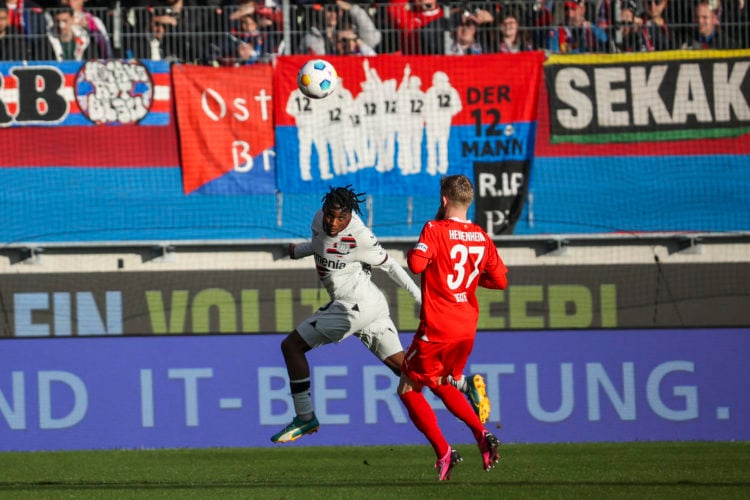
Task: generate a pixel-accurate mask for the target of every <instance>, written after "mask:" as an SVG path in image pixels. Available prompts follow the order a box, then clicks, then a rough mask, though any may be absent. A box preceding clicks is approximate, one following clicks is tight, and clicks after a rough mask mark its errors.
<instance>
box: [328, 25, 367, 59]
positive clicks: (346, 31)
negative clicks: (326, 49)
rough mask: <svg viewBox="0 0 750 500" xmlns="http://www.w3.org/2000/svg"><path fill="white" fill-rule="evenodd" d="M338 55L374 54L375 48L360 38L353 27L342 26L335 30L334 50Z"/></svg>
mask: <svg viewBox="0 0 750 500" xmlns="http://www.w3.org/2000/svg"><path fill="white" fill-rule="evenodd" d="M334 53H335V54H339V55H357V56H374V55H377V52H376V51H375V49H373V48H372V47H370V46H369V45H367V44H366V43H365V41H364V40H362V39H361V38H360V37H359V35H358V34H357V32H356V31H355V30H354V28H353V27H351V26H350V27H347V26H342V27H341V28H340V29H338V30H336V51H335V52H334Z"/></svg>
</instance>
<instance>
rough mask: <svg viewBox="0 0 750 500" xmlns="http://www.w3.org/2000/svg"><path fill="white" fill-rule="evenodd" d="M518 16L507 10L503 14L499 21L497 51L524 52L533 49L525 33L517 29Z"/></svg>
mask: <svg viewBox="0 0 750 500" xmlns="http://www.w3.org/2000/svg"><path fill="white" fill-rule="evenodd" d="M518 28H519V23H518V16H517V15H516V13H515V12H513V11H508V12H506V13H505V15H504V16H503V20H502V22H501V23H500V35H501V38H500V45H499V47H498V52H500V53H502V54H515V53H516V52H526V51H528V50H533V49H534V47H533V46H532V44H531V41H530V40H529V38H528V37H527V36H526V33H524V32H521V31H520V30H519V29H518Z"/></svg>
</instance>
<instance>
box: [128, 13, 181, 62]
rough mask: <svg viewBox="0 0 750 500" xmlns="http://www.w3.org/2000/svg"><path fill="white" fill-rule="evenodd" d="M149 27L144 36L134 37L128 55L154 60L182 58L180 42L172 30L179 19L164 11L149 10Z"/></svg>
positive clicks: (176, 59)
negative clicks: (173, 37)
mask: <svg viewBox="0 0 750 500" xmlns="http://www.w3.org/2000/svg"><path fill="white" fill-rule="evenodd" d="M148 17H149V21H148V28H147V30H148V31H147V32H146V33H145V35H144V36H142V37H138V38H133V39H132V43H131V45H130V47H128V50H127V51H126V56H127V57H134V58H136V59H149V60H152V61H170V62H172V61H178V60H180V58H181V53H180V50H179V47H178V46H179V43H178V41H176V40H173V39H172V34H171V31H172V29H173V28H174V27H176V26H177V19H176V18H175V17H174V16H172V15H170V14H166V13H164V12H163V11H160V12H158V11H154V10H150V11H148Z"/></svg>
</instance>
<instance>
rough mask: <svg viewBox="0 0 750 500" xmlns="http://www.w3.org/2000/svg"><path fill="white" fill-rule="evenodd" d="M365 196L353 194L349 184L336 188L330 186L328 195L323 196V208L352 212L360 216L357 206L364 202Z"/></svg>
mask: <svg viewBox="0 0 750 500" xmlns="http://www.w3.org/2000/svg"><path fill="white" fill-rule="evenodd" d="M365 194H366V193H355V192H354V189H353V188H352V186H351V184H349V185H347V186H344V187H336V188H335V187H333V186H331V187H330V188H329V190H328V193H326V195H325V196H323V199H322V201H323V208H324V209H325V208H329V209H334V210H347V211H353V212H356V213H358V214H360V215H361V214H362V211H361V210H360V208H359V204H360V203H362V202H363V201H365V198H364V196H365Z"/></svg>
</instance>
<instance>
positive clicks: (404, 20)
mask: <svg viewBox="0 0 750 500" xmlns="http://www.w3.org/2000/svg"><path fill="white" fill-rule="evenodd" d="M388 19H389V22H390V24H391V26H392V27H393V28H394V29H396V30H398V31H399V48H400V51H401V53H403V54H433V55H434V54H445V34H446V32H449V31H450V21H449V20H448V19H446V18H445V15H444V13H443V9H442V8H441V7H440V6H439V5H438V3H437V0H412V1H411V2H410V1H409V0H389V3H388Z"/></svg>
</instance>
